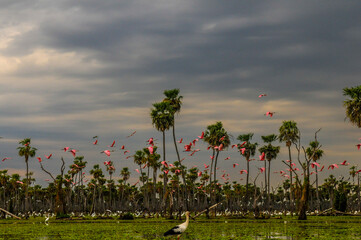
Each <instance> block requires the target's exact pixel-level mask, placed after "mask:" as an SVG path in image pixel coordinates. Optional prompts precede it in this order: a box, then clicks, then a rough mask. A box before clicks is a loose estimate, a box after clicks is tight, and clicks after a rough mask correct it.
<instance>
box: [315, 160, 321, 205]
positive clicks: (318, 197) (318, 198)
mask: <svg viewBox="0 0 361 240" xmlns="http://www.w3.org/2000/svg"><path fill="white" fill-rule="evenodd" d="M315 168H316V198H317V210H318V211H321V203H320V195H319V192H318V169H317V166H315Z"/></svg>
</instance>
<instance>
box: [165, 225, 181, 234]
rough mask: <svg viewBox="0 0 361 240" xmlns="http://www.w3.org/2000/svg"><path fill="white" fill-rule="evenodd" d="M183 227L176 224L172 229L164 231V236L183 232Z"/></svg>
mask: <svg viewBox="0 0 361 240" xmlns="http://www.w3.org/2000/svg"><path fill="white" fill-rule="evenodd" d="M182 232H183V231H182V228H180V227H179V226H175V227H174V228H172V229H170V230H169V231H167V232H165V233H164V236H168V235H178V234H181V233H182Z"/></svg>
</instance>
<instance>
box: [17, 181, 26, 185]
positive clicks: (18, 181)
mask: <svg viewBox="0 0 361 240" xmlns="http://www.w3.org/2000/svg"><path fill="white" fill-rule="evenodd" d="M16 183H20V184H24V183H23V182H22V181H16Z"/></svg>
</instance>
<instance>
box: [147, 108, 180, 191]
mask: <svg viewBox="0 0 361 240" xmlns="http://www.w3.org/2000/svg"><path fill="white" fill-rule="evenodd" d="M153 107H154V108H153V109H151V112H150V116H151V118H152V124H153V126H154V127H155V128H156V129H157V130H158V131H160V132H162V134H163V161H166V157H165V131H168V130H169V128H170V127H171V126H173V125H174V124H173V121H174V109H173V108H172V106H171V104H170V103H169V102H160V103H154V104H153ZM154 180H156V178H154ZM163 182H164V183H163V184H164V186H163V187H164V189H163V190H164V193H165V188H166V187H167V184H168V177H167V176H166V175H165V176H164V178H163Z"/></svg>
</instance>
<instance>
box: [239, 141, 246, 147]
mask: <svg viewBox="0 0 361 240" xmlns="http://www.w3.org/2000/svg"><path fill="white" fill-rule="evenodd" d="M246 143H247V141H244V142H243V143H242V144H241V145H239V147H243V146H244V144H246Z"/></svg>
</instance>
